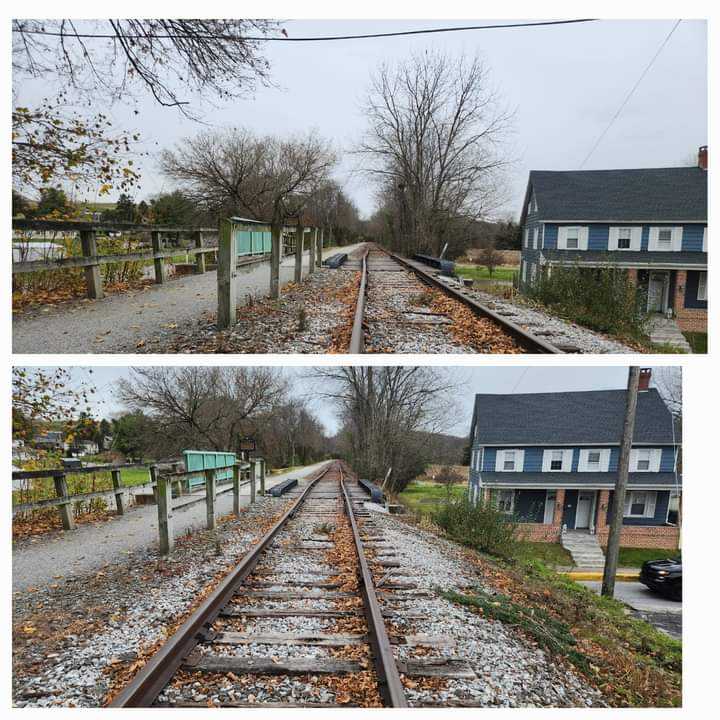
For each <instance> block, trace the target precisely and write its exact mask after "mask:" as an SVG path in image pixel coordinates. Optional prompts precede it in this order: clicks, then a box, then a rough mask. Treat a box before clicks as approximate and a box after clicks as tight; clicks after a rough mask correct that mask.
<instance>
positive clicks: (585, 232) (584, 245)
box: [578, 225, 590, 250]
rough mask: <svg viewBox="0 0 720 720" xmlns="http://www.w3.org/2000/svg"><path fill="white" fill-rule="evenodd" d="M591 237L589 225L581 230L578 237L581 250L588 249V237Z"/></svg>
mask: <svg viewBox="0 0 720 720" xmlns="http://www.w3.org/2000/svg"><path fill="white" fill-rule="evenodd" d="M589 235H590V228H588V226H587V225H585V226H583V227H581V228H580V232H579V237H578V247H579V249H580V250H587V249H588V237H589Z"/></svg>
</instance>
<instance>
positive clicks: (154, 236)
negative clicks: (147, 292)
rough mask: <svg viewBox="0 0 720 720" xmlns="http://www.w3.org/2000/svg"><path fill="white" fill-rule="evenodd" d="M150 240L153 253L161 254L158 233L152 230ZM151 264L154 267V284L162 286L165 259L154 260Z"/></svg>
mask: <svg viewBox="0 0 720 720" xmlns="http://www.w3.org/2000/svg"><path fill="white" fill-rule="evenodd" d="M150 240H151V242H152V250H153V252H154V253H156V252H162V249H163V247H162V236H161V235H160V233H159V231H157V230H153V231H152V232H151V233H150ZM153 264H154V265H155V282H156V283H157V284H158V285H162V284H163V283H164V282H165V258H154V260H153Z"/></svg>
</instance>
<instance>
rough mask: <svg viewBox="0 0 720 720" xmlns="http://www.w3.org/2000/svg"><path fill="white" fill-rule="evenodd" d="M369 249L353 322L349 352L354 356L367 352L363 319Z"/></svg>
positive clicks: (363, 259) (364, 261)
mask: <svg viewBox="0 0 720 720" xmlns="http://www.w3.org/2000/svg"><path fill="white" fill-rule="evenodd" d="M369 252H370V249H369V248H366V249H365V253H364V254H363V256H362V259H361V260H360V263H361V265H362V275H361V276H360V289H359V290H358V299H357V305H356V306H355V319H354V320H353V329H352V335H351V336H350V347H349V351H350V353H351V354H352V355H360V354H361V353H363V352H365V333H364V332H363V318H364V317H365V293H366V292H367V257H368V253H369Z"/></svg>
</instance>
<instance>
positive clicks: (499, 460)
mask: <svg viewBox="0 0 720 720" xmlns="http://www.w3.org/2000/svg"><path fill="white" fill-rule="evenodd" d="M509 452H510V453H514V455H515V462H514V465H513V469H512V470H506V469H505V456H506V454H507V453H509ZM524 466H525V451H524V450H522V449H521V448H502V449H499V450H497V451H496V452H495V472H506V473H512V472H523V468H524Z"/></svg>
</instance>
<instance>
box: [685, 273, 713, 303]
mask: <svg viewBox="0 0 720 720" xmlns="http://www.w3.org/2000/svg"><path fill="white" fill-rule="evenodd" d="M699 282H700V272H699V271H697V270H688V274H687V281H686V283H685V300H684V303H683V304H684V306H685V307H686V308H697V309H699V310H707V306H708V304H707V300H698V299H697V294H698V284H699Z"/></svg>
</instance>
